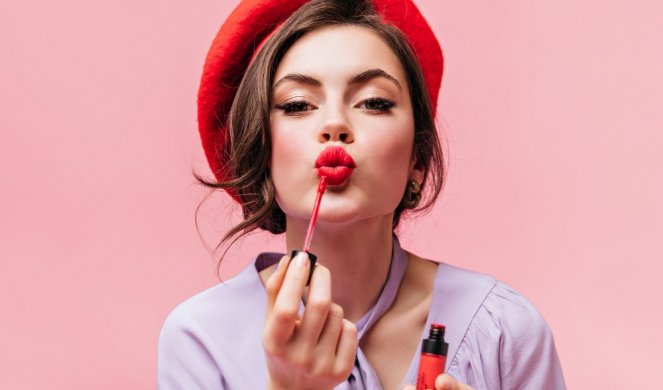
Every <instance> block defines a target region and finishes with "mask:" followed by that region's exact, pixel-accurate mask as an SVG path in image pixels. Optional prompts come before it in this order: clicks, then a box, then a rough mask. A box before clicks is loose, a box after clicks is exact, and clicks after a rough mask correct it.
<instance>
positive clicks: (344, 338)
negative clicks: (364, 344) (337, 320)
mask: <svg viewBox="0 0 663 390" xmlns="http://www.w3.org/2000/svg"><path fill="white" fill-rule="evenodd" d="M355 356H357V327H356V326H355V324H353V323H352V322H350V321H348V320H346V319H343V328H342V330H341V336H340V338H339V340H338V346H337V347H336V365H335V371H336V373H337V374H338V375H339V376H340V377H343V378H347V376H348V375H350V372H351V371H352V367H354V363H355Z"/></svg>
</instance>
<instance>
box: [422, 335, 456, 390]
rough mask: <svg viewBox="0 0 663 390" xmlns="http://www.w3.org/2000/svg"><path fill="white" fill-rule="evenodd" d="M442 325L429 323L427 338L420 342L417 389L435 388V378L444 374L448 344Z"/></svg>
mask: <svg viewBox="0 0 663 390" xmlns="http://www.w3.org/2000/svg"><path fill="white" fill-rule="evenodd" d="M444 330H445V327H444V325H440V324H431V325H430V332H429V334H428V338H427V339H424V340H423V341H422V342H421V356H420V358H419V373H418V374H417V390H425V389H435V379H436V378H437V377H438V375H441V374H444V365H445V364H446V363H447V350H448V349H449V344H447V343H446V342H445V341H444Z"/></svg>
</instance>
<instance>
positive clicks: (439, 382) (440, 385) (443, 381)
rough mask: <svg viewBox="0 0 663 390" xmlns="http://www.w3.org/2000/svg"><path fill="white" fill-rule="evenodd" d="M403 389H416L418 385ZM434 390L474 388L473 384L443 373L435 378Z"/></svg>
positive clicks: (467, 389) (407, 386)
mask: <svg viewBox="0 0 663 390" xmlns="http://www.w3.org/2000/svg"><path fill="white" fill-rule="evenodd" d="M403 390H416V386H413V385H406V386H405V387H403ZM434 390H473V389H472V387H471V386H468V385H466V384H463V383H460V382H458V381H457V380H455V379H454V378H453V377H452V376H451V375H447V374H442V375H438V377H437V378H435V389H434Z"/></svg>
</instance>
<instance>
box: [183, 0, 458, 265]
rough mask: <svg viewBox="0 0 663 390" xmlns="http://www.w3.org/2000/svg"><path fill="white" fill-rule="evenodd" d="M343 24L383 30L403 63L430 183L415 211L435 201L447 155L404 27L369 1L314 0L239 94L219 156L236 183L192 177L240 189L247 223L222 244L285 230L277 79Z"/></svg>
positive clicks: (285, 28) (277, 37)
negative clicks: (274, 166) (282, 66)
mask: <svg viewBox="0 0 663 390" xmlns="http://www.w3.org/2000/svg"><path fill="white" fill-rule="evenodd" d="M342 24H348V25H356V26H360V27H364V28H368V29H370V30H372V31H373V32H375V33H377V34H378V36H380V37H381V38H382V39H383V40H384V42H385V43H386V44H387V45H388V46H389V47H390V48H391V49H392V50H393V51H394V53H395V54H396V56H397V57H398V59H399V60H400V62H401V64H402V66H403V68H404V70H405V74H406V75H407V81H408V86H409V90H410V99H411V100H412V109H413V115H414V126H415V134H414V150H413V153H414V155H415V157H416V159H417V162H418V164H419V166H420V167H422V168H423V169H424V181H423V183H422V188H427V186H428V185H430V189H427V190H426V191H425V195H426V196H425V197H424V201H423V203H422V204H421V205H420V206H419V207H418V208H417V209H416V210H417V211H421V210H426V209H428V208H429V207H430V206H432V204H433V203H434V202H435V200H436V199H437V196H438V195H439V193H440V191H441V189H442V185H443V182H444V177H445V173H446V171H445V166H444V161H443V154H442V150H441V148H440V141H439V138H438V135H437V130H436V126H435V122H434V115H433V111H432V110H433V108H432V107H431V102H430V97H429V92H428V89H427V86H426V82H425V79H424V76H423V72H422V70H421V66H420V64H419V61H418V60H417V58H416V56H415V54H414V52H413V51H412V49H411V47H410V44H409V42H408V39H407V37H406V36H405V35H404V34H403V33H402V32H401V31H400V30H399V29H398V28H396V27H394V26H391V25H389V24H387V23H385V22H383V21H381V20H380V17H379V15H377V13H376V12H375V10H374V8H373V5H372V2H371V1H369V0H314V1H311V2H309V3H306V4H305V5H303V6H302V7H300V8H299V9H298V10H297V11H295V12H294V13H293V14H292V15H291V16H290V17H289V18H288V19H287V20H286V21H285V22H284V23H283V25H282V26H281V27H280V28H279V29H278V30H277V31H276V32H275V33H274V34H273V36H271V37H270V38H268V39H267V40H266V42H265V44H264V45H263V47H262V48H261V49H260V50H259V51H258V53H257V54H256V56H255V58H254V59H253V61H252V62H251V64H250V65H249V67H248V68H247V70H246V73H245V75H244V78H243V79H242V81H241V84H240V85H239V88H238V89H237V93H236V95H235V99H234V101H233V104H232V107H231V109H230V114H229V116H228V128H229V131H228V134H227V137H229V139H228V140H227V141H229V142H225V147H224V149H223V150H220V151H219V153H220V154H221V155H222V156H224V157H225V161H228V164H229V165H230V166H229V167H226V169H228V168H229V170H228V171H229V172H231V173H232V174H231V177H232V179H230V180H227V181H224V182H216V181H208V180H206V179H204V178H203V177H201V176H200V175H198V174H196V173H195V172H194V176H195V178H196V179H197V180H198V181H199V182H200V183H201V184H203V185H204V186H207V187H209V188H211V189H225V190H229V191H231V192H234V193H235V194H237V195H238V197H239V199H240V201H241V205H242V212H243V215H244V221H242V222H241V223H239V224H238V225H236V226H234V227H233V228H232V229H230V230H229V231H228V232H227V233H226V235H225V236H224V237H223V239H222V240H221V242H220V243H219V246H220V245H221V244H223V243H224V242H226V241H227V240H229V239H230V238H232V237H235V239H234V240H233V241H232V243H234V242H235V241H236V240H237V239H239V238H240V237H242V236H244V235H245V234H247V233H250V232H251V231H253V230H255V229H257V228H261V229H264V230H268V231H269V232H271V233H274V234H280V233H283V232H285V229H286V226H285V225H286V222H285V221H286V219H285V214H284V213H283V211H282V210H281V208H280V207H279V206H278V204H277V203H276V200H275V190H274V184H273V182H272V180H271V177H270V173H269V167H268V164H269V160H270V156H271V148H272V144H271V139H270V131H269V116H270V109H271V105H272V84H273V81H274V80H273V79H274V74H275V73H276V68H277V67H278V65H279V63H280V61H281V59H282V58H283V56H284V55H285V53H286V52H287V50H288V49H289V48H290V47H291V46H292V45H293V44H294V43H295V42H296V41H297V40H298V39H299V38H301V37H302V36H303V35H304V34H306V33H308V32H310V31H312V30H315V29H317V28H320V27H323V26H329V25H342ZM433 93H437V91H433ZM404 192H405V189H404ZM404 210H405V206H404V205H403V202H401V204H399V205H398V207H397V208H396V210H395V211H394V218H393V223H392V226H393V228H396V226H397V225H398V223H399V221H400V217H401V214H402V213H403V211H404ZM232 243H231V245H232ZM217 248H218V246H217ZM222 258H223V257H222ZM219 264H220V263H219Z"/></svg>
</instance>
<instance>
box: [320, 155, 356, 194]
mask: <svg viewBox="0 0 663 390" xmlns="http://www.w3.org/2000/svg"><path fill="white" fill-rule="evenodd" d="M315 167H316V169H317V170H318V176H319V177H323V176H325V177H327V184H329V185H332V186H337V185H341V184H343V183H344V182H345V181H346V180H348V179H349V178H350V176H351V175H352V172H353V171H354V169H355V168H356V165H355V162H354V160H353V159H352V156H350V155H349V154H348V152H346V151H345V149H343V148H342V147H341V146H329V147H327V148H326V149H325V150H323V151H322V152H321V153H320V155H319V156H318V158H317V159H316V160H315Z"/></svg>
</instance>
